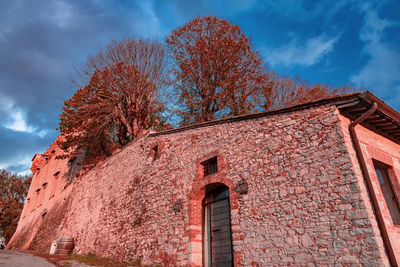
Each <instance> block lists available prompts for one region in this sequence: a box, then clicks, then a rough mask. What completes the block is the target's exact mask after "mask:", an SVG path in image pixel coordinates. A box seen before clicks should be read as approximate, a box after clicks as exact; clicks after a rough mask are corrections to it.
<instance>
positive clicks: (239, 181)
mask: <svg viewBox="0 0 400 267" xmlns="http://www.w3.org/2000/svg"><path fill="white" fill-rule="evenodd" d="M352 97H353V98H357V97H358V95H354V96H352ZM346 99H347V98H345V97H342V98H336V99H333V100H324V101H319V102H315V103H312V104H308V105H302V106H299V107H296V108H289V109H284V110H281V111H277V112H269V113H268V112H267V113H263V114H256V115H248V116H242V117H236V118H233V119H225V120H221V121H216V122H211V123H204V124H199V125H194V126H189V127H186V128H182V129H177V130H172V131H167V132H162V133H147V134H145V135H143V136H142V137H140V138H139V139H137V140H135V141H133V142H132V143H131V144H129V145H128V146H126V147H125V148H124V149H122V150H121V151H118V152H117V153H115V154H114V155H113V156H112V157H110V158H108V159H107V160H105V161H104V162H101V163H99V164H98V165H97V166H96V167H95V168H93V169H91V170H90V171H88V172H87V173H85V174H83V172H81V173H80V174H81V175H78V176H77V177H76V178H75V179H71V168H72V167H73V166H75V165H76V164H75V163H74V160H76V159H56V155H59V154H60V153H62V152H61V150H60V148H58V147H57V145H56V144H55V143H54V144H53V145H51V146H50V148H49V149H48V150H47V151H46V152H45V153H44V154H41V155H36V156H35V158H34V160H33V163H32V171H33V172H34V178H33V182H32V185H31V188H30V190H29V194H28V200H27V202H26V204H25V207H24V210H23V214H22V216H21V219H20V223H19V225H18V229H17V231H16V233H15V234H14V236H13V238H12V240H11V241H10V243H9V244H8V247H7V248H12V249H32V250H39V251H43V252H48V250H49V249H50V245H51V243H52V242H53V241H54V240H57V239H58V238H59V237H60V236H71V237H74V240H75V251H76V253H88V252H91V253H93V254H96V255H99V256H103V257H111V258H115V259H118V260H122V261H132V260H136V259H141V260H142V263H144V264H160V265H162V266H203V265H207V262H208V260H209V259H206V257H212V256H207V255H208V254H207V253H206V250H208V249H210V251H212V249H213V248H210V247H209V246H210V245H209V244H207V243H208V242H210V241H207V238H206V236H207V233H206V232H207V231H208V230H205V229H206V226H205V219H204V218H205V215H204V210H205V207H204V201H203V200H204V199H205V197H206V196H207V194H208V188H209V187H210V185H214V187H215V186H218V185H225V186H227V187H228V188H229V202H230V211H229V213H230V227H231V229H230V230H231V233H230V235H231V236H230V240H231V242H232V250H233V251H232V257H233V258H232V259H233V263H234V266H288V265H290V266H317V265H318V266H320V265H326V266H360V265H365V266H389V261H388V258H387V256H386V251H385V245H384V243H383V241H382V237H381V233H380V230H379V227H378V224H377V221H376V218H375V215H374V212H373V208H372V206H371V202H370V200H369V196H368V192H367V188H366V186H365V182H364V180H363V175H362V173H361V170H360V166H359V162H358V160H357V155H356V152H355V150H354V148H353V144H352V143H351V140H350V135H349V132H348V125H349V123H350V119H349V118H348V116H344V115H343V114H342V112H341V110H340V107H339V104H338V101H339V102H340V101H342V102H343V100H346ZM349 101H350V100H349ZM356 130H357V132H358V133H360V135H361V137H360V139H361V142H362V148H363V151H364V153H365V155H366V156H367V159H368V160H370V162H369V165H368V166H370V168H371V169H370V172H371V176H372V178H373V179H374V181H375V186H376V188H375V189H376V190H377V192H378V193H379V194H378V196H379V197H380V200H381V201H380V205H382V207H383V210H384V214H383V216H384V217H385V218H386V221H385V223H386V224H387V228H388V229H389V230H390V234H391V236H392V245H393V246H394V248H395V249H396V257H399V255H400V254H399V246H398V245H397V243H396V242H397V239H398V238H396V237H398V236H399V232H400V231H399V228H398V226H397V225H395V224H394V223H393V222H392V221H391V217H390V214H389V211H388V208H387V207H386V206H385V205H386V204H385V200H384V198H383V194H382V191H379V190H381V189H380V187H379V183H378V178H377V177H376V175H375V172H374V170H373V166H372V159H374V160H380V161H383V162H384V163H386V164H391V165H390V166H391V169H390V175H389V176H390V179H391V180H392V184H393V187H394V192H395V194H396V196H397V195H398V194H399V190H398V189H399V188H400V187H399V181H398V177H400V176H399V175H400V173H399V169H400V146H399V144H398V143H396V142H394V141H392V140H389V139H388V138H386V137H384V136H382V135H380V134H378V133H375V132H374V131H371V130H369V129H367V128H365V127H364V126H360V125H359V126H357V127H356ZM155 154H156V155H155ZM214 157H216V160H217V163H216V164H217V167H218V168H217V172H215V173H212V174H209V175H204V174H205V173H204V164H203V163H204V162H206V161H207V160H208V159H212V158H214ZM74 164H75V165H74ZM78 165H79V164H78ZM75 167H76V166H75ZM72 178H73V177H72ZM243 186H244V187H246V190H241V187H243ZM211 254H212V255H214V254H213V252H211Z"/></svg>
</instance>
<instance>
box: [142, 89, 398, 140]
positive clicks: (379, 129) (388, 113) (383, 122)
mask: <svg viewBox="0 0 400 267" xmlns="http://www.w3.org/2000/svg"><path fill="white" fill-rule="evenodd" d="M374 102H376V103H377V104H378V108H377V110H376V111H375V113H374V114H372V115H371V117H369V118H368V119H366V120H365V121H364V122H362V123H361V125H363V126H364V127H366V128H368V129H370V130H372V131H374V132H376V133H378V134H381V135H383V136H385V137H386V138H389V139H390V140H392V141H394V142H396V143H399V144H400V113H399V112H397V111H396V110H394V109H392V108H391V107H390V106H388V105H386V104H385V103H384V102H383V101H382V100H380V99H379V98H377V97H376V96H374V95H373V94H371V93H370V92H364V93H353V94H348V95H341V96H335V97H330V98H324V99H319V100H316V101H312V102H308V103H304V104H300V105H296V106H292V107H288V108H282V109H278V110H271V111H265V112H258V113H253V114H246V115H241V116H236V117H231V118H225V119H220V120H215V121H208V122H203V123H198V124H193V125H189V126H184V127H179V128H175V129H171V130H167V131H163V132H158V133H151V134H150V136H159V135H167V134H172V133H177V132H183V131H187V130H191V129H197V128H203V127H208V126H213V125H219V124H225V123H231V122H237V121H244V120H251V119H257V118H262V117H269V116H274V115H279V114H285V113H289V112H293V111H299V110H303V109H308V108H312V107H318V106H323V105H329V104H330V105H335V106H337V108H338V109H339V111H340V112H341V114H342V115H344V116H346V117H348V118H349V119H351V120H354V119H356V118H357V117H359V116H360V115H361V114H362V113H364V112H366V111H367V110H368V109H369V108H370V107H371V106H372V104H373V103H374Z"/></svg>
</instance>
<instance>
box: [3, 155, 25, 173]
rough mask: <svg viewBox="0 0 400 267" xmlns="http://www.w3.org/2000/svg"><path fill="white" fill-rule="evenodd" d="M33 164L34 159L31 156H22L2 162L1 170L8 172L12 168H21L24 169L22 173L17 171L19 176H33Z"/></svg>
mask: <svg viewBox="0 0 400 267" xmlns="http://www.w3.org/2000/svg"><path fill="white" fill-rule="evenodd" d="M31 164H32V157H31V156H20V157H18V158H13V159H11V161H8V162H0V169H2V170H6V169H9V168H12V167H16V166H18V167H20V169H23V170H21V171H17V172H16V174H17V175H29V174H31V173H32V172H31V170H30V167H31Z"/></svg>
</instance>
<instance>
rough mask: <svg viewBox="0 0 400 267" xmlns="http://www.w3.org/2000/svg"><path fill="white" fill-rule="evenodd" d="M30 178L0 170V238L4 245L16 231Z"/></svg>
mask: <svg viewBox="0 0 400 267" xmlns="http://www.w3.org/2000/svg"><path fill="white" fill-rule="evenodd" d="M31 180H32V177H31V176H25V177H20V176H17V175H15V174H12V173H10V172H8V171H5V170H0V237H4V238H5V241H6V243H8V241H10V239H11V237H12V235H13V234H14V232H15V230H16V229H17V225H18V221H19V217H20V215H21V212H22V209H23V207H24V201H25V198H26V196H27V194H28V190H29V185H30V184H31Z"/></svg>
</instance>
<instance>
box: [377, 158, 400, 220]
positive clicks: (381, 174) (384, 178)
mask: <svg viewBox="0 0 400 267" xmlns="http://www.w3.org/2000/svg"><path fill="white" fill-rule="evenodd" d="M374 167H375V172H376V176H377V177H378V181H379V185H380V186H381V190H382V193H383V197H384V198H385V202H386V206H387V207H388V209H389V213H390V216H391V217H392V221H393V223H394V224H396V225H400V209H399V204H398V203H397V199H396V197H395V195H394V193H393V189H392V185H391V183H390V180H389V176H388V173H387V169H386V168H382V167H380V166H376V165H375V166H374Z"/></svg>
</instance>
